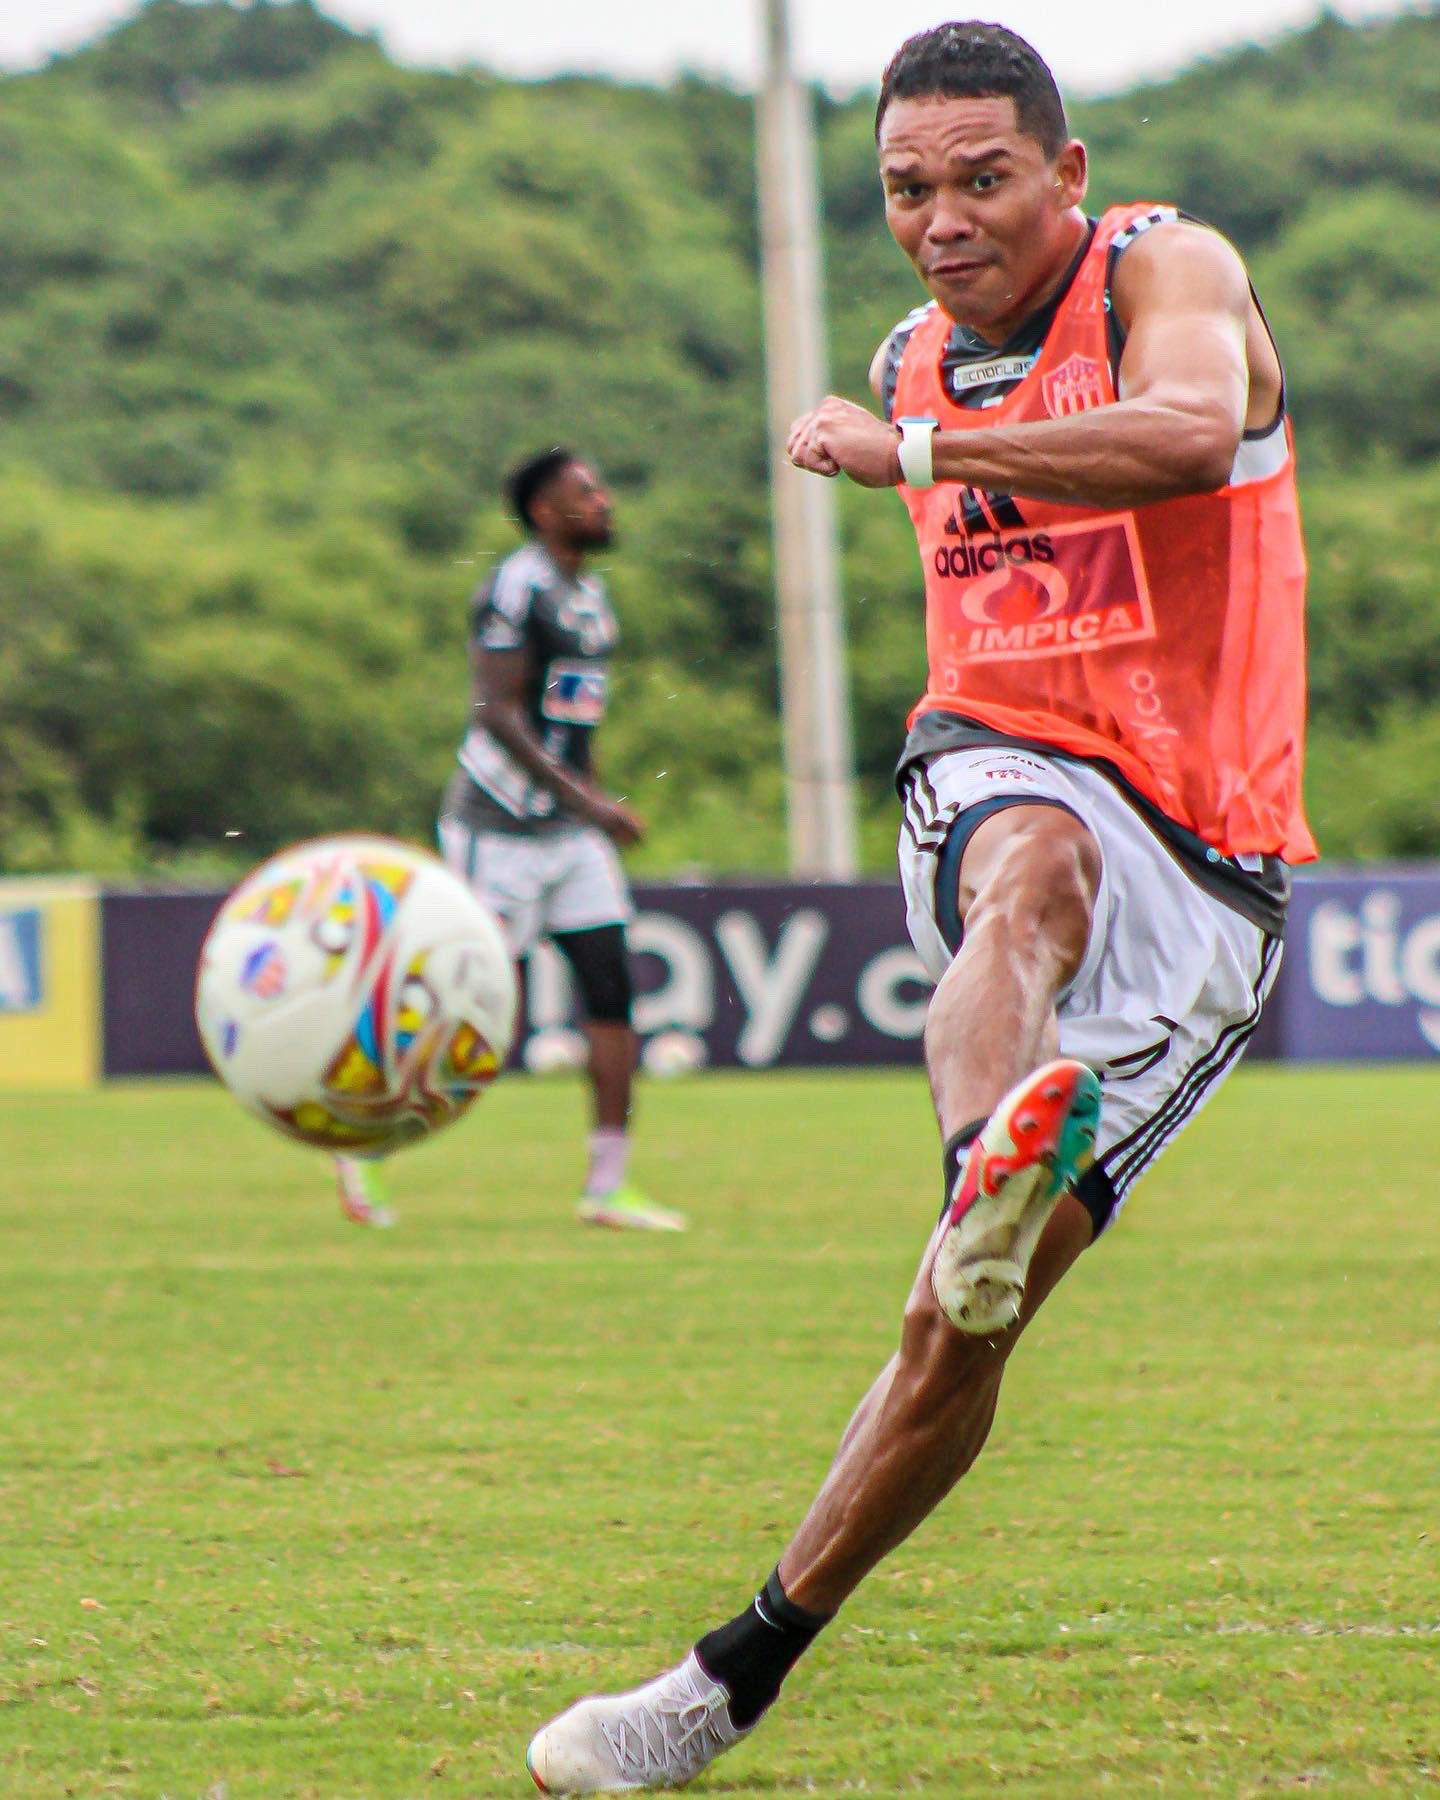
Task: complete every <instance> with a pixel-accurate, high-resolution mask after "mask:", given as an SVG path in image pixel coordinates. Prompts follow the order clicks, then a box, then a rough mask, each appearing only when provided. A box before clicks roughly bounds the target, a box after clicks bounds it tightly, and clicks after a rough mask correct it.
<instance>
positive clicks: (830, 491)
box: [757, 0, 857, 880]
mask: <svg viewBox="0 0 1440 1800" xmlns="http://www.w3.org/2000/svg"><path fill="white" fill-rule="evenodd" d="M763 7H764V63H763V77H762V82H761V89H760V100H759V118H758V134H757V163H758V171H759V188H760V274H761V285H762V289H763V293H764V310H765V385H766V413H767V421H768V427H769V440H770V503H771V510H772V515H773V521H774V543H775V589H776V600H777V604H778V609H779V617H780V703H781V709H782V726H783V735H784V747H785V786H786V803H787V809H788V814H789V835H790V869H791V873H792V874H795V875H811V876H827V877H830V878H831V879H834V880H848V879H849V878H851V877H852V876H853V875H854V874H855V872H856V865H857V857H856V844H855V799H854V768H853V756H852V751H851V742H850V692H849V682H848V680H847V678H846V671H845V628H844V622H843V618H842V615H841V609H840V557H839V549H838V542H837V532H836V523H835V490H834V487H833V485H832V484H831V483H830V482H828V481H825V480H822V479H820V478H818V477H817V476H814V475H806V474H802V473H801V472H800V471H799V470H798V469H795V468H793V467H792V466H791V464H790V462H789V459H788V458H787V457H786V455H785V439H786V436H787V434H788V432H789V428H790V422H791V420H792V419H794V418H795V417H796V416H797V415H798V414H799V413H802V412H804V411H805V410H806V409H807V408H809V407H811V406H814V405H815V404H816V403H817V402H818V401H819V400H821V399H822V398H823V397H824V394H825V353H824V342H825V325H824V310H823V304H822V291H823V290H822V278H821V268H820V222H819V199H818V191H819V190H818V183H817V178H816V167H815V133H814V126H813V122H812V119H811V114H810V100H809V95H808V94H807V93H806V92H805V90H804V88H803V87H802V86H801V84H800V82H799V81H798V80H797V79H796V77H795V73H794V70H793V68H792V67H791V59H790V21H789V16H788V15H789V0H763Z"/></svg>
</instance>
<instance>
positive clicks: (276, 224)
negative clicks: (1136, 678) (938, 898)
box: [0, 0, 1440, 872]
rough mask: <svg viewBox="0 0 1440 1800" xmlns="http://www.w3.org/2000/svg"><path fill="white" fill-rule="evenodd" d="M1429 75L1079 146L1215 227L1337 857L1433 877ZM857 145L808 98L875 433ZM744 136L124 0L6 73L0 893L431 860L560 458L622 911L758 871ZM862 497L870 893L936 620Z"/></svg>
mask: <svg viewBox="0 0 1440 1800" xmlns="http://www.w3.org/2000/svg"><path fill="white" fill-rule="evenodd" d="M1437 48H1440V21H1437V20H1436V18H1435V17H1434V16H1433V15H1430V16H1425V15H1419V16H1414V17H1408V18H1405V19H1401V20H1398V21H1396V22H1394V23H1392V24H1391V25H1388V26H1386V27H1370V28H1366V29H1356V28H1352V27H1349V26H1345V25H1342V24H1339V23H1338V22H1337V21H1335V20H1333V19H1327V20H1324V21H1322V22H1321V23H1320V24H1319V25H1317V26H1316V27H1314V28H1313V29H1312V30H1311V31H1309V32H1306V33H1303V34H1300V35H1299V36H1297V37H1294V38H1291V39H1288V40H1286V41H1285V42H1284V43H1282V44H1281V45H1279V46H1276V47H1273V48H1272V49H1269V50H1266V51H1263V52H1261V51H1256V52H1247V53H1245V54H1244V55H1242V56H1239V57H1236V58H1231V59H1227V60H1226V61H1225V62H1223V63H1217V64H1213V65H1203V66H1201V67H1200V68H1198V69H1196V70H1194V71H1192V72H1190V73H1189V74H1187V75H1185V76H1182V77H1181V78H1180V79H1179V80H1177V81H1175V82H1173V83H1170V84H1168V85H1166V86H1164V87H1155V88H1150V89H1147V90H1143V91H1141V92H1137V93H1135V94H1131V95H1126V96H1123V97H1120V98H1117V99H1114V100H1109V101H1104V102H1099V103H1095V104H1093V105H1090V106H1087V107H1085V108H1082V109H1079V110H1078V114H1077V119H1076V124H1077V127H1078V128H1079V129H1080V130H1081V131H1082V133H1083V134H1084V135H1085V136H1086V137H1087V138H1088V140H1089V141H1090V142H1091V145H1092V149H1093V152H1094V160H1095V163H1096V166H1097V169H1098V171H1099V176H1100V178H1101V180H1102V181H1103V183H1104V186H1103V188H1100V189H1098V190H1097V192H1096V194H1095V196H1094V198H1095V201H1096V203H1097V204H1104V202H1105V201H1106V200H1107V199H1109V198H1112V197H1120V196H1124V197H1133V196H1135V195H1139V194H1142V193H1144V194H1153V195H1155V196H1157V197H1160V198H1174V199H1177V200H1179V201H1180V202H1181V203H1182V204H1184V205H1186V206H1188V207H1190V208H1191V209H1192V210H1194V211H1196V212H1198V213H1201V214H1202V215H1204V216H1207V217H1210V218H1212V219H1213V220H1214V222H1215V223H1217V224H1218V225H1220V226H1221V227H1222V228H1223V229H1225V230H1227V231H1229V232H1230V233H1231V234H1232V235H1234V236H1235V238H1236V240H1237V241H1238V242H1239V243H1240V244H1241V246H1242V248H1243V249H1244V250H1245V251H1246V253H1247V255H1248V256H1249V257H1250V259H1251V261H1252V265H1253V267H1254V269H1255V271H1256V277H1257V281H1258V283H1259V285H1260V289H1261V292H1262V294H1263V296H1264V298H1265V301H1266V304H1267V307H1268V309H1269V311H1270V314H1271V317H1272V319H1273V320H1274V322H1275V325H1276V329H1277V333H1278V335H1279V337H1280V339H1281V343H1282V347H1283V348H1284V349H1285V351H1286V355H1287V361H1288V366H1289V374H1290V381H1291V393H1292V400H1293V405H1294V410H1295V413H1296V416H1297V420H1298V421H1299V426H1300V431H1301V437H1302V453H1303V468H1304V477H1305V483H1306V489H1307V503H1308V517H1309V528H1310V535H1311V542H1312V551H1313V559H1312V560H1313V564H1314V593H1315V608H1314V626H1313V647H1314V692H1315V713H1316V747H1315V755H1314V758H1313V764H1312V766H1313V770H1314V778H1313V781H1312V798H1313V800H1314V803H1315V809H1316V813H1317V825H1318V828H1319V830H1320V833H1321V835H1322V838H1323V840H1324V842H1325V846H1326V849H1327V851H1329V852H1330V853H1331V854H1365V855H1379V854H1386V853H1392V852H1393V853H1404V854H1419V853H1422V852H1427V851H1428V852H1432V853H1433V852H1437V851H1440V820H1437V815H1436V806H1435V801H1434V798H1433V795H1432V792H1431V788H1432V784H1431V783H1430V782H1429V781H1428V780H1427V779H1426V770H1425V758H1427V757H1428V758H1429V761H1430V766H1432V767H1433V762H1434V758H1433V754H1432V753H1433V750H1434V748H1435V747H1436V745H1435V734H1436V727H1435V724H1434V720H1435V718H1436V717H1437V716H1440V697H1437V683H1440V598H1437V587H1440V582H1437V576H1440V543H1437V539H1436V528H1435V526H1434V524H1433V520H1434V518H1435V515H1436V504H1437V502H1440V488H1437V475H1436V472H1435V469H1434V467H1433V464H1434V459H1435V455H1436V450H1437V432H1440V428H1437V426H1436V423H1435V421H1436V419H1437V418H1440V350H1437V345H1440V330H1437V325H1440V319H1437V311H1440V301H1437V299H1436V295H1437V293H1440V209H1437V205H1436V201H1435V194H1436V192H1437V191H1440V182H1437V177H1440V122H1437V121H1440V107H1437V105H1436V101H1437V100H1440V80H1437V79H1436V78H1435V77H1434V76H1433V75H1432V71H1433V70H1435V69H1436V68H1437V67H1440V57H1437V55H1436V50H1437ZM870 106H871V102H870V100H869V98H868V97H866V96H861V97H858V98H857V99H856V100H854V101H853V102H849V103H845V104H836V103H834V102H830V101H822V102H821V103H820V122H821V149H822V162H823V173H824V181H825V209H826V230H827V243H826V257H827V265H828V276H829V285H830V295H831V329H832V346H831V362H832V368H833V370H834V377H833V378H834V381H835V384H836V385H837V386H838V387H840V388H841V389H842V390H844V391H848V392H851V393H853V394H857V395H858V394H860V393H862V392H863V382H864V374H865V369H866V367H867V365H868V362H869V359H870V355H871V353H872V351H873V349H874V347H875V344H876V343H877V342H878V341H879V338H880V336H881V335H882V333H883V332H884V331H885V330H887V329H888V327H889V326H890V325H891V324H892V323H893V322H894V320H895V319H896V318H897V317H899V316H900V314H901V313H903V312H904V311H905V310H906V309H907V308H908V307H909V306H910V305H911V304H912V303H913V301H914V300H915V299H916V298H917V297H918V295H917V290H916V288H915V285H914V282H913V278H912V277H911V276H910V275H909V273H908V271H907V270H906V268H905V267H904V266H903V264H902V263H901V261H900V259H899V257H898V255H897V254H896V252H895V251H894V249H893V247H892V246H891V245H890V244H889V242H888V239H887V238H886V236H885V234H884V231H883V224H882V221H881V217H880V209H879V200H878V186H877V183H876V179H875V173H874V160H873V144H872V139H871V131H870ZM751 125H752V122H751V115H750V107H749V103H748V102H747V101H746V100H744V99H743V98H742V97H740V96H737V95H735V94H733V93H730V92H728V91H726V90H725V89H723V88H717V87H712V86H707V85H705V84H702V83H698V82H694V81H688V82H682V83H679V84H677V85H676V86H675V87H673V88H671V89H669V90H666V91H663V92H662V91H656V90H650V89H627V88H622V87H619V86H615V85H613V84H610V83H606V82H599V81H585V80H566V81H557V82H550V83H542V84H534V85H525V84H516V83H506V82H501V81H498V80H496V79H494V78H493V77H490V76H487V75H485V74H483V73H468V74H461V75H436V74H427V73H421V72H416V71H407V70H401V69H397V68H395V67H393V66H392V65H391V64H389V63H388V62H387V61H386V59H385V57H384V56H383V54H382V53H381V51H380V49H379V48H378V46H377V45H376V44H375V43H374V42H373V41H372V40H371V39H369V38H366V37H362V36H358V35H356V34H354V33H352V32H350V31H348V30H346V29H345V28H344V27H342V26H340V25H338V24H336V23H335V22H333V21H331V20H329V19H328V18H326V17H325V16H324V15H323V14H322V13H321V12H319V11H318V10H316V8H315V7H314V6H313V5H311V4H310V3H309V0H294V3H292V4H267V3H263V0H261V3H257V4H252V5H249V6H247V7H244V8H241V7H238V6H233V5H229V4H223V3H218V0H217V3H213V4H202V5H197V4H180V3H178V0H151V4H149V5H148V6H147V7H146V8H145V9H144V10H143V11H142V12H141V13H140V14H139V15H138V17H137V18H136V19H135V20H133V21H132V22H131V23H129V24H128V25H126V26H125V27H123V28H121V29H120V30H119V31H118V32H116V33H115V34H113V35H112V36H111V37H110V38H108V39H106V40H105V41H103V42H102V43H100V44H98V45H96V46H95V47H93V48H91V49H88V50H86V51H84V52H83V53H81V54H79V55H77V56H75V57H71V58H69V59H65V60H61V61H58V62H56V63H54V64H52V66H51V67H50V68H48V69H46V70H45V71H43V72H41V73H39V74H35V75H26V76H18V77H10V78H7V79H4V80H0V180H3V182H4V188H5V195H6V209H5V218H6V236H5V251H4V255H3V256H0V475H3V480H0V719H3V722H4V723H3V727H0V869H22V868H41V867H55V866H75V865H85V866H89V867H92V868H97V869H100V870H103V871H106V872H111V871H118V870H125V869H129V870H145V869H154V868H160V867H166V866H170V867H176V866H178V867H182V868H197V867H219V866H230V867H233V866H238V865H239V864H243V863H244V862H247V861H249V860H252V859H253V858H254V857H255V856H256V855H258V854H259V853H260V852H261V851H262V850H264V849H268V848H269V847H271V846H272V845H274V844H276V843H279V842H282V841H284V840H285V839H287V838H291V837H294V836H297V835H300V834H301V833H304V832H307V831H315V830H326V829H331V828H336V827H341V826H359V825H367V826H372V827H375V828H379V829H386V830H394V831H399V832H402V833H405V834H407V835H412V836H424V835H425V834H426V832H427V831H428V829H429V822H430V818H431V814H432V811H433V806H434V801H435V797H436V795H437V794H438V792H439V789H440V787H441V785H442V783H443V781H444V779H445V777H446V772H447V768H448V765H449V761H450V758H451V756H452V754H453V748H454V742H455V739H456V737H457V735H458V732H459V728H460V725H461V721H462V717H463V712H464V705H465V693H464V687H465V674H464V665H463V651H462V635H463V620H464V610H465V601H466V598H467V595H468V592H469V589H470V587H471V586H472V585H473V583H474V582H475V581H476V580H477V579H478V577H479V575H480V573H481V572H482V571H483V570H484V568H485V567H486V566H487V565H488V564H489V563H490V562H491V561H493V560H494V558H496V557H497V556H499V555H501V554H503V553H504V552H505V551H506V550H507V549H508V548H509V547H510V546H511V544H512V543H513V541H514V536H513V531H512V528H511V527H510V525H509V524H508V522H507V521H506V520H505V518H504V517H503V514H502V512H501V510H500V509H499V507H498V505H497V503H496V500H495V494H496V489H497V485H498V481H499V478H500V475H501V473H502V471H503V469H504V468H505V466H506V465H507V464H508V463H509V462H510V461H511V460H513V459H514V458H515V457H517V456H518V455H520V454H522V453H524V452H526V451H528V450H530V449H532V448H534V447H536V446H538V445H540V444H543V443H545V442H547V441H548V442H553V441H559V440H563V441H566V442H570V443H574V444H575V445H577V446H578V447H581V448H583V449H585V450H587V451H588V452H590V453H591V454H593V455H595V456H596V458H597V459H598V460H599V461H600V463H601V465H602V467H603V468H604V469H605V471H606V473H607V475H608V476H609V478H610V479H611V480H612V481H613V482H614V483H615V484H616V486H617V489H618V497H619V504H620V524H621V528H622V537H621V540H620V542H619V544H618V546H617V549H616V551H615V553H614V556H613V567H612V569H611V570H609V571H608V573H609V576H610V579H611V582H612V586H613V588H614V591H615V594H616V598H617V601H618V603H619V605H620V607H621V609H622V611H623V615H624V619H625V623H626V627H627V641H628V655H627V656H626V658H625V664H624V669H623V671H622V675H621V687H620V695H619V705H618V707H617V710H616V713H615V714H614V717H613V721H612V723H611V724H610V725H609V726H608V727H607V731H606V737H605V744H604V749H605V757H606V762H607V765H608V769H609V774H610V776H611V778H612V779H613V780H615V781H616V783H617V784H618V785H619V786H620V787H621V788H622V790H623V791H627V792H629V793H630V794H631V796H632V798H633V799H634V800H635V802H636V804H637V805H639V806H640V808H641V810H642V811H644V812H645V813H646V814H647V815H648V816H650V818H651V819H652V822H653V824H654V827H655V830H654V835H653V840H652V843H651V845H650V847H649V848H648V850H647V852H646V861H647V864H648V866H649V867H650V868H651V869H654V870H659V869H668V868H674V867H677V866H681V865H689V864H697V865H704V866H708V867H712V868H727V867H730V868H734V867H767V866H768V867H778V866H780V865H781V863H782V861H783V843H784V831H783V818H782V810H781V783H780V776H779V770H778V727H777V723H776V718H775V695H776V685H777V683H776V674H775V657H774V623H773V607H772V600H771V590H770V567H769V559H770V549H769V518H768V502H767V497H766V492H765V485H764V473H765V464H764V439H763V403H762V401H763V396H762V390H761V375H760V367H761V357H760V328H759V300H758V292H757V285H756V242H755V231H756V227H755V207H754V175H753V151H752V141H751ZM841 498H842V527H843V533H844V545H845V575H846V589H847V605H848V612H849V633H850V643H851V656H852V681H853V687H854V694H855V716H856V741H857V751H858V756H859V762H860V767H861V771H862V775H863V779H864V784H865V787H864V791H865V803H866V808H867V820H866V831H865V841H866V844H867V846H868V847H869V849H870V850H871V852H872V853H873V858H874V861H875V862H876V864H877V866H878V865H879V864H881V863H883V862H884V861H885V860H887V858H888V848H887V841H888V839H889V837H890V832H891V800H890V796H889V790H888V771H889V767H890V764H891V762H892V760H893V756H894V753H895V750H896V747H897V744H898V741H899V736H900V730H901V721H902V718H903V714H904V711H905V709H906V708H907V706H908V705H909V703H910V701H911V699H912V698H913V695H914V693H915V692H916V691H917V688H918V685H919V682H920V678H921V674H922V644H921V636H920V632H919V617H920V612H919V602H920V595H919V580H918V571H917V569H916V565H915V561H914V552H913V545H912V544H911V542H910V538H909V533H908V530H907V528H906V526H905V521H904V518H903V515H902V513H901V510H900V509H899V507H898V506H896V505H895V504H894V503H893V501H892V502H888V503H887V502H886V501H885V500H884V499H883V498H877V497H875V496H870V495H864V494H860V493H858V492H854V491H843V492H842V496H841ZM228 833H239V834H241V835H239V836H230V835H227V834H228Z"/></svg>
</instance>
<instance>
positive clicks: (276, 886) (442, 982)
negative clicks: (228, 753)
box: [195, 837, 515, 1156]
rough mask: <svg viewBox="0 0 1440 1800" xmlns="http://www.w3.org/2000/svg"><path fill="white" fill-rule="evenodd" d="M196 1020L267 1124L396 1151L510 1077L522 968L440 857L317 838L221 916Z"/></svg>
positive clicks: (198, 992)
mask: <svg viewBox="0 0 1440 1800" xmlns="http://www.w3.org/2000/svg"><path fill="white" fill-rule="evenodd" d="M195 1022H196V1024H197V1025H198V1026H199V1028H200V1038H201V1041H202V1042H203V1043H204V1045H205V1051H206V1054H207V1055H208V1056H209V1058H210V1061H211V1062H212V1063H213V1064H214V1066H215V1071H216V1073H217V1074H218V1075H219V1077H220V1079H221V1080H222V1081H223V1082H224V1083H225V1085H226V1087H228V1088H229V1089H230V1092H231V1093H232V1094H234V1096H235V1097H236V1099H237V1100H239V1101H240V1102H241V1104H242V1105H244V1106H246V1107H248V1108H249V1109H250V1111H251V1112H253V1113H256V1114H258V1115H259V1117H260V1118H262V1119H264V1120H265V1121H266V1122H267V1123H268V1124H271V1125H273V1126H275V1127H276V1128H277V1129H278V1130H279V1131H282V1132H284V1133H285V1135H286V1136H287V1137H292V1138H297V1139H299V1141H300V1142H301V1143H303V1144H314V1145H317V1146H318V1147H320V1148H321V1149H325V1150H345V1151H350V1152H353V1153H356V1154H359V1155H363V1156H385V1155H388V1154H389V1153H390V1152H391V1151H392V1150H396V1149H399V1148H400V1147H401V1146H402V1145H404V1144H410V1143H414V1142H415V1141H416V1140H417V1139H418V1138H422V1137H425V1136H426V1135H427V1134H428V1133H430V1132H432V1131H435V1130H437V1129H438V1128H439V1127H440V1126H442V1125H448V1124H449V1123H450V1122H451V1121H452V1120H454V1119H458V1118H459V1117H460V1115H461V1113H463V1112H464V1111H465V1110H466V1109H467V1108H468V1107H469V1106H470V1105H471V1104H472V1103H473V1102H474V1100H475V1099H476V1097H477V1096H478V1095H480V1094H481V1093H483V1092H484V1090H485V1089H486V1088H487V1087H488V1086H489V1085H490V1083H491V1082H492V1081H494V1079H495V1077H496V1076H497V1075H498V1074H499V1073H500V1069H501V1066H502V1065H503V1063H504V1060H505V1056H506V1053H507V1051H508V1050H509V1048H510V1039H511V1034H512V1032H513V1030H514V1024H515V971H514V967H513V965H512V963H511V960H510V954H509V952H508V950H507V949H506V947H505V940H504V938H503V936H502V934H501V931H500V927H499V925H498V924H497V923H496V921H495V919H494V918H493V917H492V916H491V914H490V913H489V912H488V911H487V910H486V908H485V907H484V906H482V905H481V903H480V901H479V900H477V899H476V898H475V896H474V895H473V894H472V893H471V892H470V890H469V889H468V888H467V887H466V886H465V885H464V883H463V882H461V881H460V880H459V878H458V877H457V876H455V875H453V874H451V872H450V870H449V869H447V868H446V867H445V865H444V864H443V863H442V862H440V861H439V860H438V859H437V858H435V857H433V856H430V855H428V854H427V853H426V852H425V851H423V850H415V849H413V848H411V846H410V845H408V844H401V843H397V842H395V841H394V840H392V839H390V838H383V837H333V838H318V839H316V840H315V841H314V842H311V843H305V844H297V845H296V846H295V847H294V848H293V849H290V850H282V851H281V852H280V854H279V855H278V856H273V857H271V859H270V860H269V862H266V863H262V864H261V865H260V867H259V868H258V869H256V870H255V871H254V873H253V874H251V875H250V876H249V877H247V879H246V880H245V881H243V882H242V883H241V884H240V886H239V887H238V888H236V890H235V892H234V893H233V894H231V895H230V897H229V899H228V900H226V902H225V904H224V905H223V906H222V907H221V908H220V911H219V913H218V914H217V915H216V917H215V920H214V923H213V924H212V925H211V927H210V930H209V933H208V934H207V936H206V938H205V943H204V947H203V948H202V950H201V952H200V966H199V970H198V973H197V976H196V983H195Z"/></svg>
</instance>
